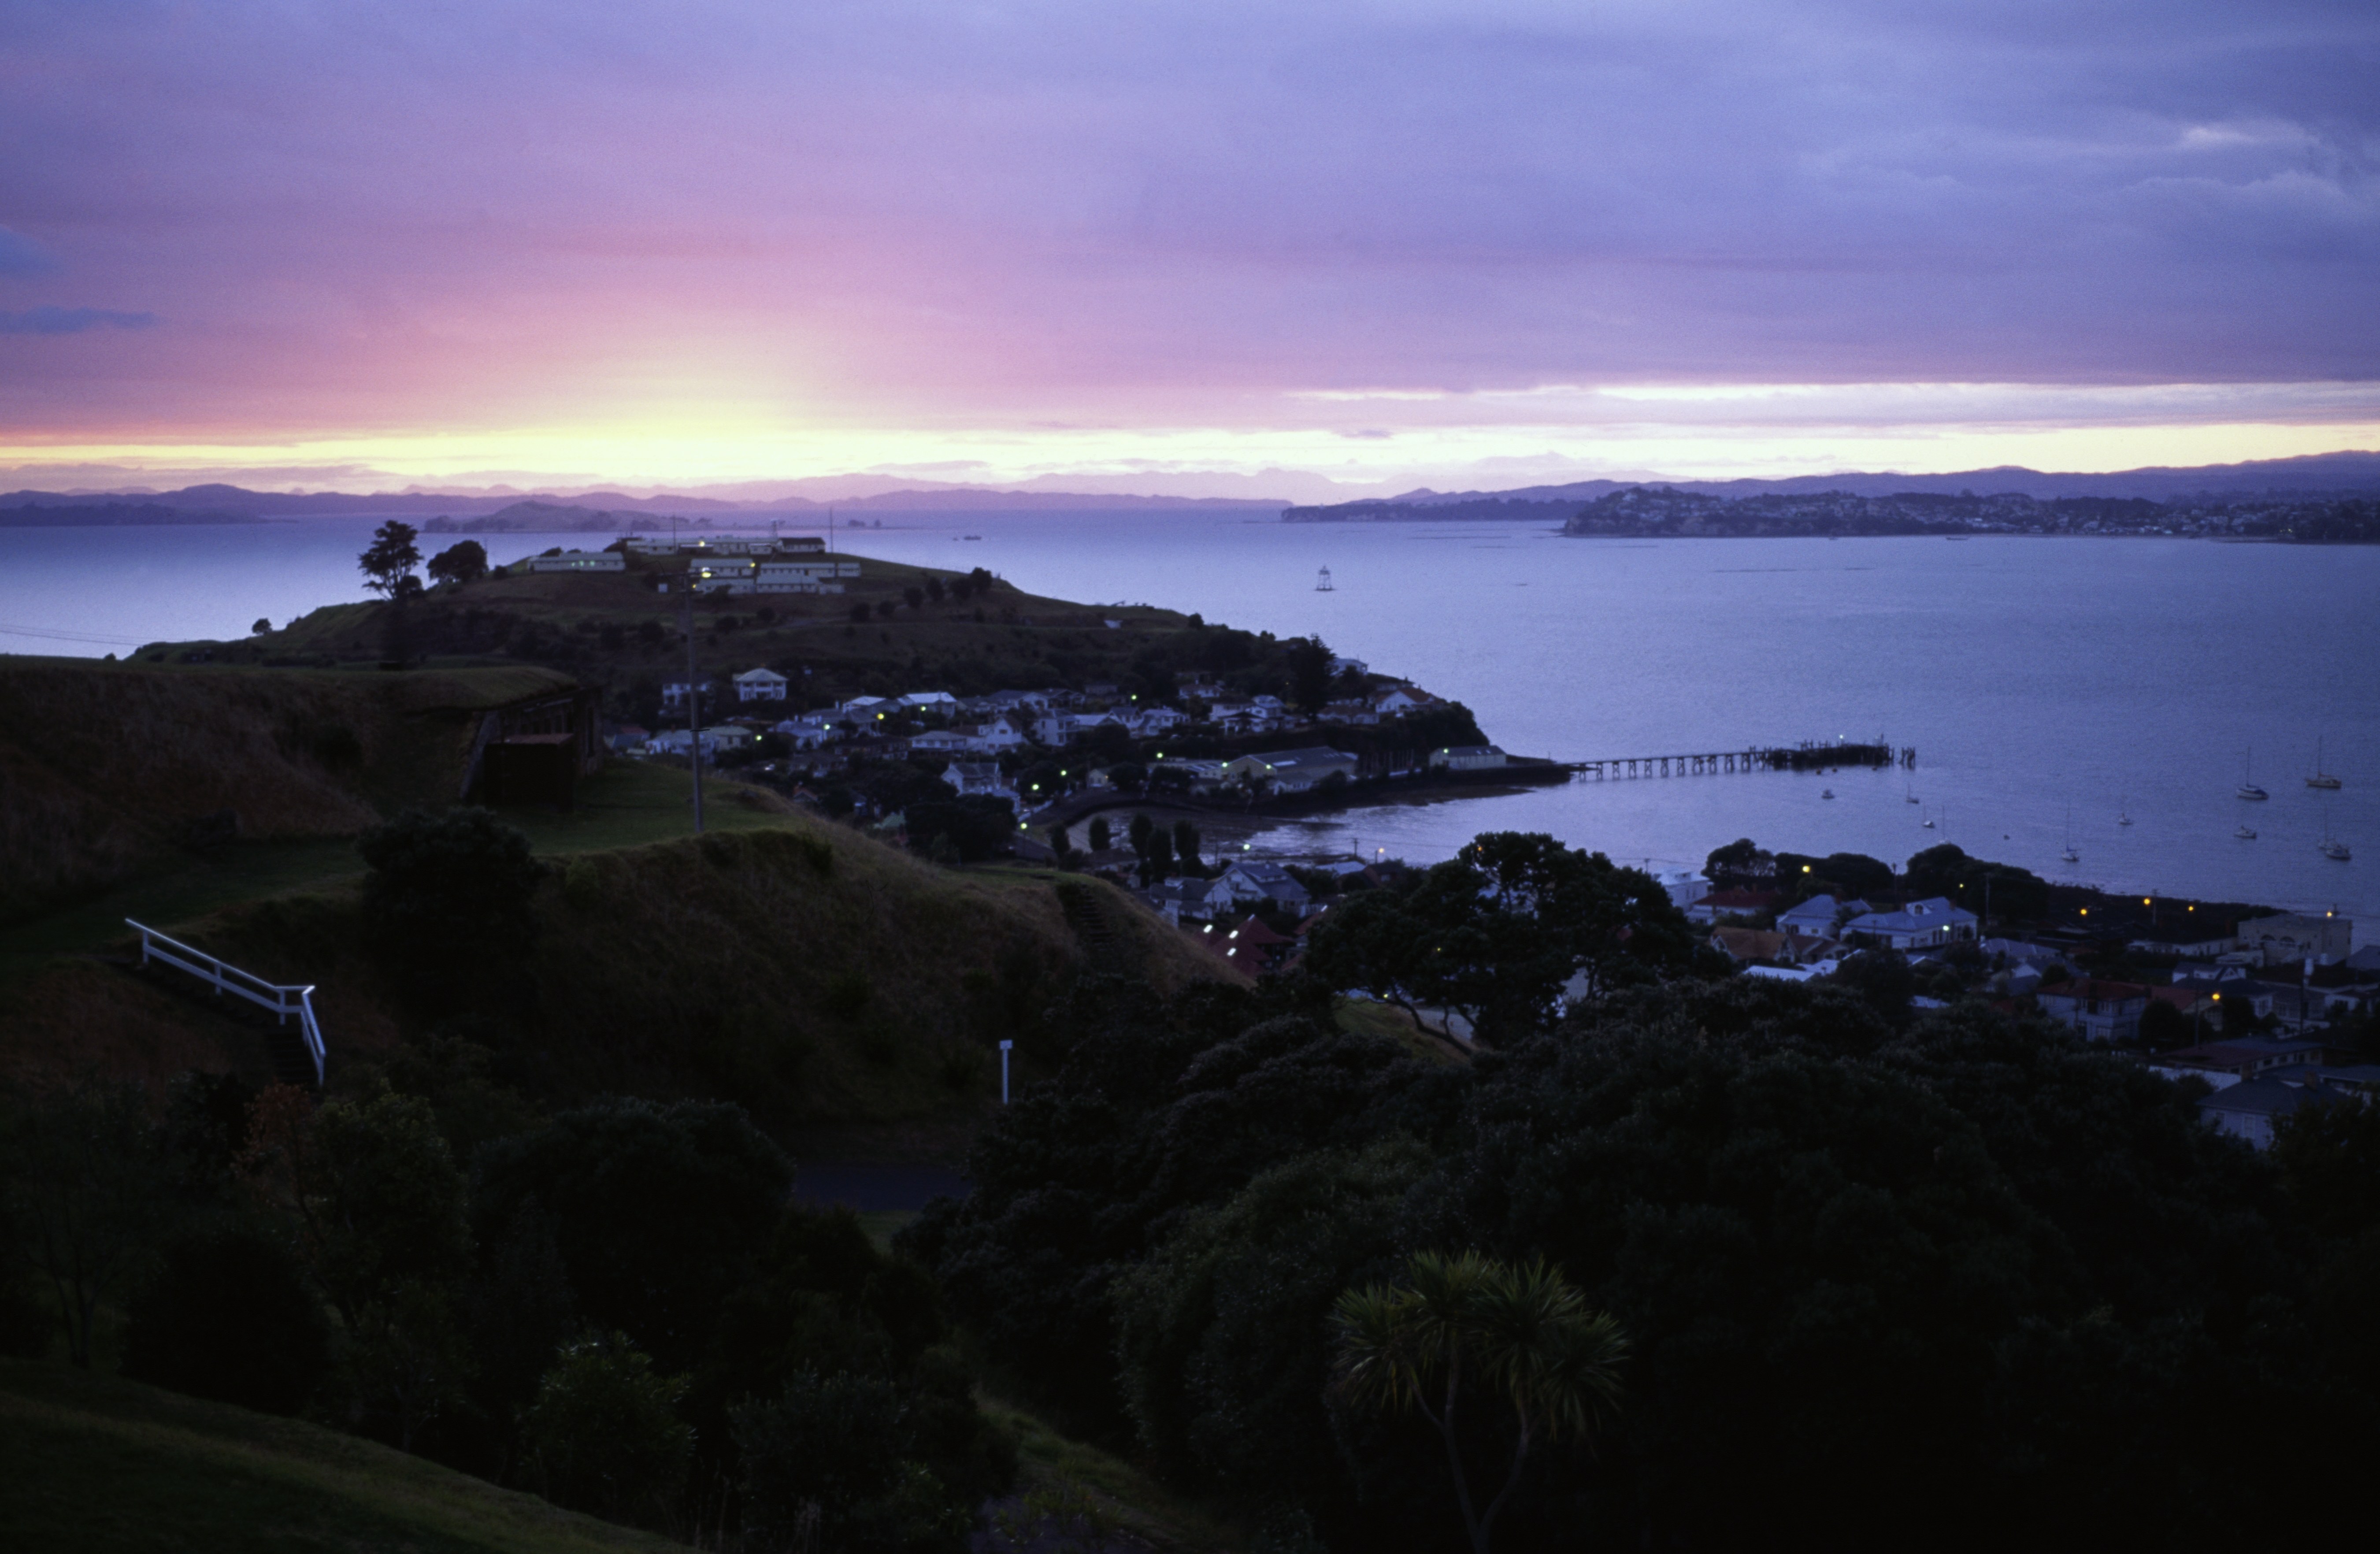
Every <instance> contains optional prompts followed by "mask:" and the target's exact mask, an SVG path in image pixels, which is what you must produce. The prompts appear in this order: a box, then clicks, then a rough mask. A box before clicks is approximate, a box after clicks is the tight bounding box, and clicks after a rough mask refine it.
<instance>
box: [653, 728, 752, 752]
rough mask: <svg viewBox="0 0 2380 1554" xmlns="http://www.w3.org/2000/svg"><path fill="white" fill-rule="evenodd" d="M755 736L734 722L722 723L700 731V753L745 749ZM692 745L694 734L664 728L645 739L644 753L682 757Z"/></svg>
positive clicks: (680, 729) (682, 730)
mask: <svg viewBox="0 0 2380 1554" xmlns="http://www.w3.org/2000/svg"><path fill="white" fill-rule="evenodd" d="M756 737H758V736H757V735H754V734H753V732H752V731H751V730H750V729H748V728H744V727H741V726H739V725H737V724H735V723H722V724H720V725H719V726H718V727H717V728H707V729H704V730H703V731H702V753H703V754H704V755H705V756H715V755H717V754H719V753H720V752H721V751H722V750H741V749H745V748H747V747H749V746H750V745H751V743H752V741H753V740H754V739H755V738H756ZM693 746H694V735H692V734H691V733H689V732H687V731H686V730H685V729H682V728H673V729H664V730H663V731H662V732H661V733H659V734H656V735H653V736H652V737H651V738H650V739H648V740H646V741H645V754H647V755H649V756H677V757H680V758H683V757H684V756H685V755H686V752H687V751H688V750H689V749H691V748H693Z"/></svg>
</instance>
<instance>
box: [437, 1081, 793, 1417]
mask: <svg viewBox="0 0 2380 1554" xmlns="http://www.w3.org/2000/svg"><path fill="white" fill-rule="evenodd" d="M479 1166H480V1177H481V1187H480V1194H479V1199H478V1203H477V1208H478V1212H479V1214H480V1220H481V1222H482V1223H483V1224H484V1223H490V1222H492V1223H497V1224H509V1223H511V1222H513V1221H514V1220H516V1218H517V1216H518V1215H519V1214H520V1213H521V1211H522V1210H523V1209H524V1208H526V1207H527V1206H528V1204H529V1203H530V1202H531V1201H532V1200H533V1201H534V1202H535V1204H536V1205H537V1207H538V1208H539V1209H540V1211H541V1212H542V1213H544V1214H545V1215H547V1216H548V1217H549V1218H550V1220H551V1223H552V1225H553V1239H554V1244H555V1245H556V1246H557V1247H559V1248H560V1250H561V1253H562V1258H563V1262H564V1265H565V1268H566V1269H567V1270H568V1275H569V1280H570V1285H571V1288H572V1289H573V1290H574V1291H575V1292H576V1293H577V1300H578V1307H579V1310H580V1312H581V1314H582V1315H584V1316H585V1317H587V1319H588V1320H589V1321H591V1322H593V1323H595V1324H596V1325H598V1326H599V1327H602V1328H616V1329H619V1330H621V1331H623V1332H625V1333H626V1334H627V1335H628V1337H629V1338H630V1339H631V1340H633V1341H634V1342H635V1343H636V1344H637V1347H638V1348H640V1349H642V1350H644V1351H645V1352H647V1353H649V1354H651V1355H653V1356H654V1358H655V1359H656V1360H658V1361H659V1362H660V1363H661V1364H662V1366H663V1367H665V1368H668V1369H673V1370H683V1369H685V1368H686V1367H687V1366H691V1365H693V1364H694V1363H696V1362H697V1361H698V1359H699V1358H700V1356H701V1354H702V1350H703V1346H704V1344H705V1343H706V1342H708V1338H709V1335H710V1329H711V1324H712V1321H713V1320H714V1318H715V1317H716V1314H717V1312H718V1309H719V1305H720V1303H721V1302H722V1300H723V1299H725V1298H726V1296H727V1294H728V1293H729V1292H730V1291H732V1290H733V1289H734V1288H735V1286H736V1285H737V1284H738V1283H740V1282H741V1281H743V1279H744V1278H745V1277H746V1276H747V1273H748V1272H749V1270H750V1269H751V1268H752V1266H753V1259H754V1257H755V1256H756V1255H757V1254H758V1252H759V1250H760V1249H761V1248H763V1247H765V1246H766V1245H767V1244H768V1238H769V1233H770V1232H771V1229H772V1228H773V1227H774V1226H775V1224H776V1222H777V1217H778V1214H779V1213H780V1211H781V1209H782V1208H783V1204H784V1201H785V1195H786V1194H787V1193H788V1192H789V1191H790V1190H791V1189H792V1186H793V1175H794V1172H793V1164H792V1162H791V1161H789V1160H788V1159H786V1158H785V1156H784V1153H783V1151H782V1150H780V1149H779V1148H778V1147H777V1146H776V1145H775V1144H773V1143H772V1142H771V1141H770V1139H769V1138H768V1136H767V1135H764V1134H762V1133H761V1132H760V1131H759V1129H757V1128H755V1127H754V1126H753V1125H752V1123H751V1122H750V1120H749V1119H747V1117H746V1116H745V1114H744V1112H743V1111H742V1109H741V1108H738V1107H735V1106H730V1105H726V1104H724V1103H721V1102H712V1101H680V1102H678V1103H677V1104H675V1105H674V1106H669V1107H661V1106H656V1105H654V1104H652V1103H651V1102H650V1101H642V1100H621V1099H613V1100H604V1101H599V1102H596V1103H594V1104H592V1105H589V1106H586V1107H581V1108H579V1109H577V1110H576V1111H565V1112H563V1113H562V1114H560V1115H559V1116H556V1117H555V1118H554V1119H553V1121H552V1122H551V1123H547V1124H546V1126H545V1127H544V1128H542V1129H540V1131H538V1132H537V1133H534V1134H530V1135H526V1136H523V1137H516V1138H508V1139H500V1140H498V1141H496V1142H495V1143H493V1144H491V1145H489V1146H487V1147H485V1148H483V1149H482V1150H481V1151H480V1162H479Z"/></svg>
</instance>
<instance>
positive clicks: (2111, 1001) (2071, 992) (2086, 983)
mask: <svg viewBox="0 0 2380 1554" xmlns="http://www.w3.org/2000/svg"><path fill="white" fill-rule="evenodd" d="M2034 998H2035V999H2036V1000H2038V1001H2039V1002H2040V1004H2041V1012H2042V1013H2043V1014H2046V1015H2048V1016H2049V1017H2050V1018H2051V1019H2053V1020H2056V1021H2058V1022H2059V1023H2061V1024H2063V1025H2067V1026H2072V1027H2073V1029H2074V1032H2075V1034H2076V1035H2078V1036H2080V1037H2082V1038H2083V1040H2085V1041H2130V1040H2131V1039H2132V1038H2135V1037H2137V1036H2139V1035H2140V1034H2141V1014H2142V1012H2143V1010H2145V1009H2147V1008H2148V1006H2149V990H2148V989H2146V988H2144V987H2143V986H2142V985H2141V984H2139V983H2137V982H2103V981H2100V980H2099V979H2098V978H2096V977H2091V978H2088V979H2085V980H2083V981H2080V982H2060V983H2058V985H2057V986H2056V987H2052V988H2042V989H2037V990H2036V991H2035V992H2034Z"/></svg>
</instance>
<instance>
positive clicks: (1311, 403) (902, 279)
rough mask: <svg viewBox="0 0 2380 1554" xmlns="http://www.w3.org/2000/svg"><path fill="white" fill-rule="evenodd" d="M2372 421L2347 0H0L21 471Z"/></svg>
mask: <svg viewBox="0 0 2380 1554" xmlns="http://www.w3.org/2000/svg"><path fill="white" fill-rule="evenodd" d="M2342 448H2380V6H2374V5H2372V4H2371V3H2370V0H2355V3H2336V4H2333V3H2320V0H2295V3H2292V0H2281V3H2267V0H2256V3H2251V4H2240V3H2239V0H2231V3H2228V4H2201V3H2194V0H2155V3H2142V4H2131V3H2103V4H2094V3H2090V0H2058V3H2044V0H1991V3H1985V4H1961V3H1959V0H1908V3H1883V0H1876V3H1868V0H1846V3H1828V0H1796V3H1793V4H1774V5H1750V4H1741V3H1739V4H1705V3H1698V0H1658V3H1651V0H1645V3H1639V0H1619V3H1613V0H1563V3H1560V4H1539V3H1515V0H1445V3H1440V0H1403V3H1382V4H1307V3H1300V0H1267V3H1262V4H1240V3H1238V0H1196V3H1195V4H1174V3H1172V0H1099V3H1096V4H1094V3H1081V4H1059V3H1050V4H1031V3H1023V4H967V3H965V0H939V3H933V4H926V5H914V4H907V3H905V0H864V3H856V4H849V5H845V4H838V3H833V0H806V3H800V4H794V3H788V0H667V3H665V4H648V3H640V0H607V3H606V4H604V5H601V6H588V5H585V4H583V3H577V0H572V3H564V0H468V3H465V4H452V5H450V4H444V3H443V0H401V3H397V4H385V5H383V4H375V3H371V0H345V3H339V4H331V3H317V0H202V3H189V0H0V482H5V483H6V484H7V485H33V486H44V487H48V488H51V489H74V488H81V489H97V488H102V487H107V486H113V485H118V484H122V485H164V484H168V483H180V482H182V481H184V480H193V479H235V480H240V481H242V483H247V484H252V485H259V486H276V487H282V488H287V489H294V488H298V487H304V488H308V489H313V488H320V487H331V486H336V487H340V488H342V489H347V490H370V489H395V488H396V487H400V486H403V485H406V484H409V483H415V482H423V483H431V484H443V485H450V486H451V485H469V484H492V483H499V482H501V483H505V484H516V485H538V484H549V485H569V484H582V485H583V484H594V483H614V484H620V485H625V486H649V485H655V484H668V485H673V486H675V487H678V488H681V489H686V488H692V487H698V486H701V485H706V484H725V483H750V482H762V483H765V482H768V481H771V480H797V479H815V478H819V477H826V476H839V475H851V474H859V473H866V474H871V475H875V476H879V477H892V478H895V479H917V480H948V481H981V482H985V483H990V484H1009V483H1017V482H1028V481H1038V482H1040V483H1042V484H1044V485H1049V484H1050V483H1051V482H1056V483H1058V484H1063V485H1067V486H1069V487H1070V488H1071V489H1099V490H1116V491H1123V490H1140V491H1149V492H1166V493H1171V494H1217V495H1249V496H1270V495H1280V496H1288V497H1293V498H1299V499H1314V498H1316V497H1318V496H1320V495H1324V494H1327V493H1329V492H1348V493H1376V492H1387V491H1391V490H1403V489H1406V488H1408V487H1411V486H1414V485H1424V484H1426V485H1432V486H1436V487H1439V489H1473V488H1488V489H1492V488H1495V487H1498V486H1516V485H1523V484H1530V483H1538V482H1542V481H1546V480H1562V479H1580V478H1588V477H1593V476H1599V475H1631V476H1633V475H1642V474H1646V473H1664V474H1670V475H1673V476H1678V477H1725V476H1730V475H1784V474H1803V473H1819V472H1825V471H1828V470H1837V469H1849V468H1890V469H1900V470H1907V471H1911V472H1921V471H1936V470H1952V469H1965V468H1973V467H1986V466H1990V465H1996V464H2025V465H2031V466H2033V467H2045V468H2063V469H2119V468H2128V467H2138V466H2143V465H2159V464H2202V463H2215V462H2228V461H2232V460H2238V459H2247V458H2266V457H2279V456H2288V455H2298V454H2311V453H2320V452H2327V451H2333V450H2337V449H2342Z"/></svg>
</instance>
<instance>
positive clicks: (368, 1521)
mask: <svg viewBox="0 0 2380 1554" xmlns="http://www.w3.org/2000/svg"><path fill="white" fill-rule="evenodd" d="M0 1462H5V1463H6V1464H7V1468H6V1471H5V1472H0V1528H5V1529H6V1532H7V1535H8V1537H7V1541H8V1543H9V1546H10V1547H12V1548H26V1549H34V1548H55V1549H66V1548H72V1549H79V1550H88V1551H91V1554H109V1551H113V1550H118V1549H122V1550H136V1549H137V1550H142V1551H147V1550H154V1549H174V1550H177V1551H180V1554H211V1551H213V1550H218V1549H220V1550H225V1551H226V1554H228V1551H232V1550H237V1551H239V1554H251V1551H289V1554H297V1551H299V1550H313V1549H322V1550H338V1551H340V1554H366V1551H379V1550H389V1551H391V1554H395V1551H398V1550H403V1551H406V1554H471V1551H479V1550H486V1551H488V1554H598V1551H614V1554H616V1551H620V1550H651V1551H655V1554H658V1551H660V1550H662V1549H669V1548H679V1547H680V1546H679V1545H677V1544H674V1543H671V1542H669V1541H667V1540H666V1539H663V1538H660V1537H655V1536H650V1535H648V1534H644V1533H637V1532H633V1531H630V1530H629V1529H627V1528H625V1527H615V1526H613V1525H611V1524H608V1523H603V1522H598V1521H596V1520H594V1519H593V1518H591V1517H587V1516H580V1515H577V1514H576V1513H574V1512H566V1511H562V1510H559V1509H557V1508H556V1507H554V1506H552V1505H549V1504H547V1503H546V1502H545V1501H543V1500H540V1499H536V1498H535V1497H533V1496H529V1495H523V1494H517V1493H515V1492H513V1491H511V1490H508V1489H499V1488H497V1487H495V1486H493V1485H492V1484H487V1483H483V1482H482V1481H480V1480H479V1479H476V1478H472V1477H469V1476H468V1475H463V1474H459V1473H455V1472H452V1471H450V1470H448V1469H446V1468H442V1467H439V1466H437V1465H435V1464H434V1463H429V1462H425V1461H423V1460H422V1459H421V1458H419V1457H409V1456H407V1455H405V1454H404V1453H403V1452H400V1451H392V1450H391V1449H389V1448H387V1447H384V1446H381V1445H377V1444H375V1443H373V1442H371V1441H368V1440H359V1439H356V1438H355V1437H353V1436H345V1435H339V1434H336V1433H334V1432H333V1431H330V1430H325V1429H322V1428H321V1427H317V1426H313V1425H308V1424H304V1423H301V1422H299V1421H297V1420H294V1419H279V1418H274V1417H273V1416H271V1415H269V1414H251V1413H249V1412H248V1411H247V1410H245V1409H239V1408H233V1407H229V1406H227V1405H225V1404H222V1403H212V1402H200V1401H199V1400H197V1399H194V1398H185V1397H180V1396H177V1395H176V1394H175V1393H172V1392H165V1391H160V1390H157V1389H155V1388H152V1387H144V1386H141V1385H140V1384H139V1383H137V1382H131V1381H123V1380H117V1379H115V1378H105V1377H97V1376H91V1375H88V1374H85V1373H83V1372H79V1371H75V1370H71V1369H69V1368H67V1366H60V1365H55V1364H50V1363H46V1362H42V1361H25V1360H0Z"/></svg>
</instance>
